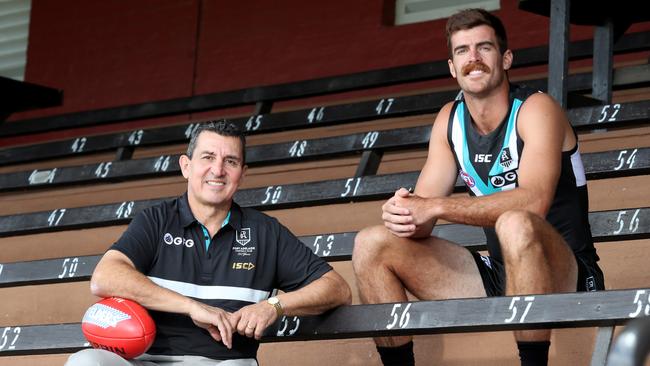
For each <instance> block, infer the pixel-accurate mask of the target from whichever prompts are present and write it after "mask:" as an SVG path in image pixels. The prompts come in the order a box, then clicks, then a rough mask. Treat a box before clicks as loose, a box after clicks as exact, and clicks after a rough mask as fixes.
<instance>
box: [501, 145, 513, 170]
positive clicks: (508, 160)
mask: <svg viewBox="0 0 650 366" xmlns="http://www.w3.org/2000/svg"><path fill="white" fill-rule="evenodd" d="M499 164H500V165H501V166H502V167H504V168H507V167H509V166H510V164H512V155H510V148H509V147H506V148H504V149H503V150H501V155H500V156H499Z"/></svg>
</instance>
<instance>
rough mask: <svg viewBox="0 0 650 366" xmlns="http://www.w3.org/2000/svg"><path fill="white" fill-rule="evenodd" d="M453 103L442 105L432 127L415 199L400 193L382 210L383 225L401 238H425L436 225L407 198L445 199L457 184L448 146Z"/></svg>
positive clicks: (407, 193) (453, 162)
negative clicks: (406, 200)
mask: <svg viewBox="0 0 650 366" xmlns="http://www.w3.org/2000/svg"><path fill="white" fill-rule="evenodd" d="M452 104H453V103H449V104H447V105H445V106H444V107H443V108H442V109H441V110H440V112H439V113H438V115H437V116H436V119H435V121H434V123H433V127H432V130H431V138H430V139H429V152H428V155H427V160H426V162H425V163H424V167H423V168H422V171H421V172H420V176H419V178H418V182H417V184H416V186H415V195H411V194H409V192H408V191H407V190H406V189H400V190H398V191H397V192H395V195H394V196H393V197H392V198H390V199H389V200H388V201H387V202H386V203H385V204H384V205H383V206H382V210H383V213H382V219H383V220H384V225H385V226H386V228H387V229H388V230H389V231H391V232H392V233H393V234H395V235H397V236H401V237H427V236H429V235H430V234H431V230H432V229H433V226H434V225H435V223H436V221H437V218H438V217H437V216H434V215H428V214H427V211H428V210H427V209H426V208H425V207H415V206H412V205H410V204H409V203H408V202H405V200H404V199H406V198H408V197H416V196H419V197H426V198H433V197H447V196H449V195H450V194H451V192H452V191H453V189H454V184H455V183H456V177H457V171H456V162H455V160H454V156H453V154H452V152H451V148H450V147H449V143H448V142H447V123H448V120H449V114H450V111H451V107H452Z"/></svg>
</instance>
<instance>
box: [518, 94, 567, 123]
mask: <svg viewBox="0 0 650 366" xmlns="http://www.w3.org/2000/svg"><path fill="white" fill-rule="evenodd" d="M519 114H520V116H524V117H530V118H535V117H538V118H539V117H543V116H546V117H551V116H554V117H556V118H557V117H562V118H564V119H566V117H565V116H564V111H563V110H562V107H560V105H559V104H558V103H557V102H556V101H555V99H553V97H551V96H550V95H548V94H546V93H535V94H532V95H531V96H529V97H528V98H527V99H526V101H524V104H523V105H522V106H521V110H520V112H519Z"/></svg>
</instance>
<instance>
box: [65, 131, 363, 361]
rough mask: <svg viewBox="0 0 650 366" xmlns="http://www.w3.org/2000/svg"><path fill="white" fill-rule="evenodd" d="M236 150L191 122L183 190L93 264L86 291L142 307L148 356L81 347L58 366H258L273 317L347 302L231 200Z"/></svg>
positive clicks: (336, 286)
mask: <svg viewBox="0 0 650 366" xmlns="http://www.w3.org/2000/svg"><path fill="white" fill-rule="evenodd" d="M244 152H245V139H244V136H243V134H242V133H241V132H240V131H239V130H238V129H237V127H236V126H234V125H233V124H231V123H229V122H227V121H223V120H222V121H218V122H210V123H206V124H202V125H200V126H199V127H198V128H197V129H196V131H195V132H194V133H193V134H192V138H191V141H190V144H189V146H188V149H187V155H183V156H181V158H180V166H181V169H182V172H183V176H184V177H185V179H187V193H186V194H184V195H183V196H181V197H179V198H177V199H174V200H171V201H168V202H165V203H162V204H160V205H157V206H154V207H150V208H148V209H146V210H144V211H143V212H141V213H140V214H138V215H137V216H136V217H135V218H134V219H133V221H132V222H131V224H130V225H129V227H128V229H127V230H126V232H125V233H124V234H123V235H122V237H121V238H120V239H119V240H118V241H117V242H116V243H115V244H113V246H112V247H111V248H110V249H109V250H108V251H107V252H106V253H105V254H104V256H103V257H102V259H101V260H100V262H99V263H98V265H97V267H96V268H95V272H94V273H93V276H92V279H91V284H90V286H91V291H92V293H93V294H94V295H96V296H100V297H109V296H118V297H123V298H128V299H132V300H134V301H136V302H138V303H140V304H141V305H142V306H144V307H145V308H147V309H149V310H150V314H151V316H152V317H153V319H154V321H155V322H156V327H157V334H156V339H155V341H154V343H153V346H152V347H151V348H150V349H149V351H148V353H147V354H145V355H143V356H141V357H140V358H138V360H133V361H126V360H124V359H122V358H121V357H119V356H118V355H116V354H113V353H110V352H107V351H103V350H94V349H93V350H84V351H81V352H78V353H76V354H74V355H73V356H71V357H70V359H69V361H68V363H67V365H90V364H92V365H111V366H112V365H168V364H169V365H171V364H173V365H190V364H191V365H223V366H225V365H232V366H248V365H257V361H256V359H255V357H256V353H257V349H258V346H259V342H258V340H259V339H260V337H261V336H262V334H263V332H264V330H265V329H266V328H267V327H268V326H269V325H271V324H273V323H274V322H275V321H276V320H277V319H278V317H280V316H282V315H283V314H286V315H291V316H293V315H312V314H318V313H321V312H323V311H325V310H328V309H330V308H333V307H336V306H339V305H343V304H349V303H350V301H351V295H350V288H349V286H348V285H347V283H346V282H345V280H343V278H341V276H339V275H338V274H337V273H336V272H334V271H333V270H332V268H331V267H330V266H329V265H328V264H327V263H326V262H325V261H323V260H322V259H321V258H319V257H317V256H315V255H314V254H313V253H312V252H311V251H310V250H309V249H308V248H307V247H306V246H305V245H303V244H302V243H301V242H300V241H299V240H298V239H297V238H296V237H295V236H294V235H293V234H291V233H290V232H289V230H288V229H287V228H285V227H284V226H282V225H281V224H280V223H279V222H278V221H277V220H276V219H274V218H271V217H269V216H267V215H265V214H263V213H260V212H258V211H255V210H252V209H248V208H242V207H240V206H239V205H237V204H236V203H235V202H233V196H234V194H235V192H236V191H237V189H238V188H239V186H240V184H241V182H242V179H243V176H244V173H245V171H246V165H245V154H244ZM274 289H281V290H283V291H287V292H286V293H283V294H280V295H277V296H271V295H272V293H273V290H274Z"/></svg>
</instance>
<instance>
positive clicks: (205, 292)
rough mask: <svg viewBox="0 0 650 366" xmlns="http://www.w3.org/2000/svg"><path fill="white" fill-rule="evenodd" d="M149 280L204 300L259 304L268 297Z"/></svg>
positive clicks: (247, 290) (245, 290) (243, 290)
mask: <svg viewBox="0 0 650 366" xmlns="http://www.w3.org/2000/svg"><path fill="white" fill-rule="evenodd" d="M149 279H150V280H151V281H153V282H154V283H155V284H156V285H158V286H160V287H164V288H166V289H169V290H172V291H175V292H178V293H179V294H181V295H184V296H189V297H193V298H196V299H204V300H239V301H247V302H252V303H256V302H260V301H262V300H265V299H267V298H268V297H269V294H270V292H269V291H261V290H254V289H252V288H246V287H231V286H199V285H195V284H193V283H187V282H180V281H171V280H165V279H162V278H158V277H151V276H149Z"/></svg>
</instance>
